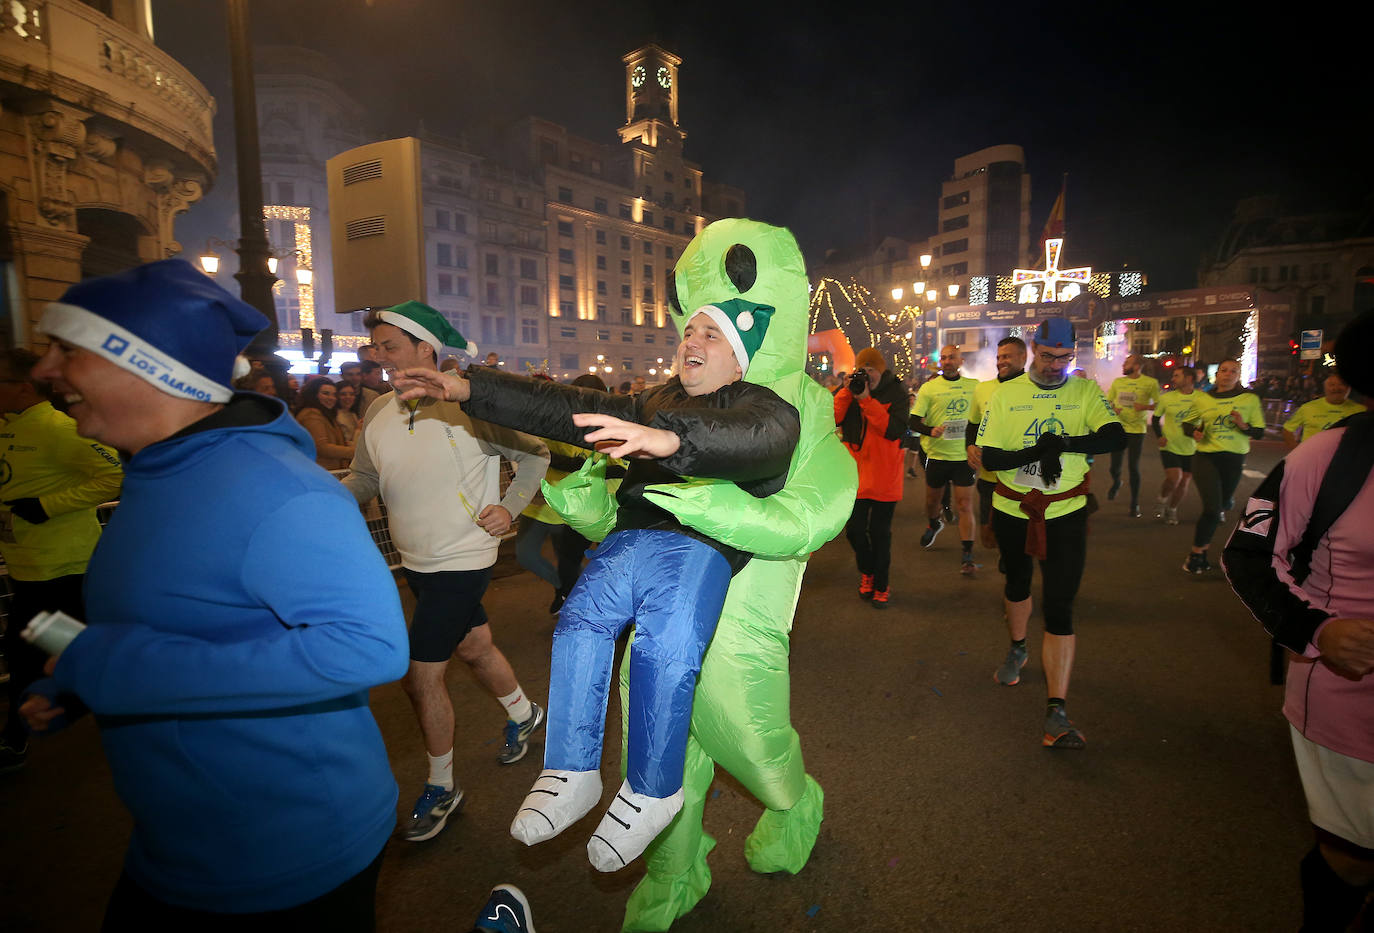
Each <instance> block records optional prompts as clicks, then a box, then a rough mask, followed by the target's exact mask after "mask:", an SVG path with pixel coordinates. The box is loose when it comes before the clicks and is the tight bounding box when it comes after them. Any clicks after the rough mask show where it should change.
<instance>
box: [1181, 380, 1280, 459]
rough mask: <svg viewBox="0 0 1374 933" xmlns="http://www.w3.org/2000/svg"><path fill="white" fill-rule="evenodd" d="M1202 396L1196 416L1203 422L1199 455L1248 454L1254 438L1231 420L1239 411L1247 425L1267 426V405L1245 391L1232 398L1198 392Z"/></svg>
mask: <svg viewBox="0 0 1374 933" xmlns="http://www.w3.org/2000/svg"><path fill="white" fill-rule="evenodd" d="M1193 394H1194V395H1196V396H1198V400H1197V410H1196V416H1197V420H1199V421H1201V422H1202V425H1203V435H1202V440H1200V441H1198V444H1197V452H1198V453H1200V454H1214V453H1220V452H1229V453H1235V454H1248V453H1249V452H1250V435H1248V434H1246V433H1245V432H1244V431H1242V430H1241V429H1240V428H1238V427H1236V424H1235V422H1234V421H1232V420H1231V412H1232V411H1238V412H1240V416H1241V417H1242V418H1244V419H1245V423H1246V424H1247V425H1249V426H1250V427H1252V428H1262V427H1264V406H1263V405H1262V404H1261V403H1260V399H1259V396H1258V395H1256V394H1255V393H1253V392H1241V393H1240V394H1238V395H1232V396H1230V397H1229V398H1217V397H1216V396H1214V395H1210V394H1208V393H1206V392H1194V393H1193Z"/></svg>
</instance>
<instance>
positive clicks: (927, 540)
mask: <svg viewBox="0 0 1374 933" xmlns="http://www.w3.org/2000/svg"><path fill="white" fill-rule="evenodd" d="M944 527H945V523H944V522H942V521H940V519H938V518H937V519H935V524H933V525H927V526H926V530H925V531H924V532H923V533H922V534H921V547H924V548H928V547H930V546H931V545H932V544H934V543H935V536H936V535H938V534H939V533H940V532H941V531H942V530H943V529H944Z"/></svg>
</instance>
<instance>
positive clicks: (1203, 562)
mask: <svg viewBox="0 0 1374 933" xmlns="http://www.w3.org/2000/svg"><path fill="white" fill-rule="evenodd" d="M1183 569H1184V570H1186V571H1187V572H1188V573H1191V574H1195V575H1196V574H1204V573H1206V572H1207V571H1209V570H1211V569H1212V565H1211V564H1209V563H1208V562H1207V552H1206V551H1203V552H1202V553H1201V554H1195V553H1193V552H1191V551H1189V552H1188V560H1187V561H1185V562H1184V564H1183Z"/></svg>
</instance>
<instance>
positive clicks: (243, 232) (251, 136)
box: [227, 0, 280, 356]
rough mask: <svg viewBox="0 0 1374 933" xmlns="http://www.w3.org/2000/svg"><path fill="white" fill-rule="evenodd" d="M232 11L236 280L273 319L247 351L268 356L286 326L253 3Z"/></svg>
mask: <svg viewBox="0 0 1374 933" xmlns="http://www.w3.org/2000/svg"><path fill="white" fill-rule="evenodd" d="M227 12H228V18H229V61H230V71H231V73H232V76H233V94H234V153H235V156H236V157H237V160H238V188H239V243H238V254H239V271H238V272H236V273H234V278H236V279H238V280H239V295H240V296H241V297H242V298H243V300H244V301H245V302H247V303H248V304H250V305H252V306H253V307H255V308H257V309H258V310H259V311H261V312H262V313H263V315H264V316H266V318H267V321H268V324H267V327H265V328H264V329H263V330H262V331H261V332H260V333H259V334H258V335H257V336H256V337H254V338H253V342H252V343H251V344H249V345H248V347H247V348H246V349H245V351H244V352H245V354H254V355H258V356H267V355H271V354H273V353H275V352H276V350H277V339H278V335H279V333H280V322H278V320H277V307H276V302H274V301H273V300H272V285H273V283H275V282H276V281H277V279H276V276H274V275H273V274H272V272H271V270H270V269H269V268H268V265H267V260H268V258H269V251H268V246H267V225H266V224H265V223H264V221H263V217H262V158H261V156H260V154H259V151H258V104H257V92H256V91H255V89H254V87H253V52H252V46H251V44H250V40H251V35H250V28H249V19H248V0H227Z"/></svg>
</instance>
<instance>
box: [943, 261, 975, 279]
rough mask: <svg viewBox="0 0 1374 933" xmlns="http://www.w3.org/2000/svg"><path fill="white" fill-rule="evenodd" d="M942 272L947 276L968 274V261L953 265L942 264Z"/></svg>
mask: <svg viewBox="0 0 1374 933" xmlns="http://www.w3.org/2000/svg"><path fill="white" fill-rule="evenodd" d="M940 274H941V275H943V276H944V277H945V278H951V277H953V276H956V275H968V263H966V262H956V263H954V264H952V265H948V266H941V267H940Z"/></svg>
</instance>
